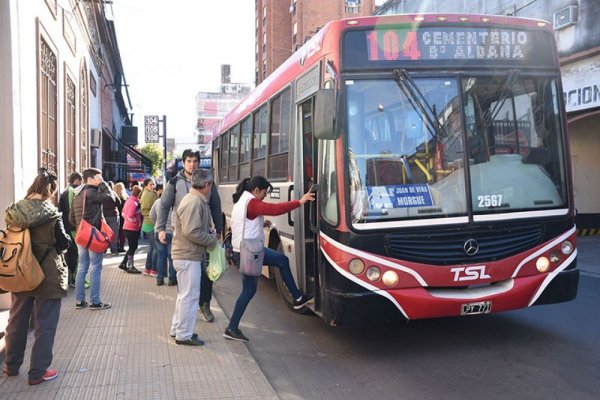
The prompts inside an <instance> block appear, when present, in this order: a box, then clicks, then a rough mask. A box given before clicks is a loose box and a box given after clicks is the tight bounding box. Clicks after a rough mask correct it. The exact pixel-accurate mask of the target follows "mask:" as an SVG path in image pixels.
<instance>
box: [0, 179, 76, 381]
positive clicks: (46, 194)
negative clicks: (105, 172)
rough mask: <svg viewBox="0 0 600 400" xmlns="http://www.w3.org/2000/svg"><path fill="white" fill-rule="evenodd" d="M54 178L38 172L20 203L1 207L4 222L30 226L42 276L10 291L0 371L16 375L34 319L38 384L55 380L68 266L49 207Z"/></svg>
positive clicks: (66, 240) (32, 374)
mask: <svg viewBox="0 0 600 400" xmlns="http://www.w3.org/2000/svg"><path fill="white" fill-rule="evenodd" d="M56 179H57V178H56V175H54V174H51V173H48V172H47V171H46V169H44V168H42V169H40V171H39V174H38V175H37V176H36V178H35V179H34V181H33V184H32V185H31V186H30V187H29V189H28V190H27V195H26V196H25V198H24V199H23V200H20V201H18V202H17V203H13V204H11V205H10V206H8V207H7V208H6V211H5V222H6V224H7V225H10V226H20V227H21V228H29V232H30V235H31V236H30V238H31V249H32V252H33V254H34V256H35V257H36V259H37V260H38V262H39V264H40V266H41V267H42V270H43V272H44V280H43V281H42V283H41V284H40V285H39V286H38V287H37V288H36V289H34V290H32V291H30V292H21V293H12V302H11V307H10V313H9V318H8V326H7V327H6V337H5V340H6V357H5V358H4V367H3V372H4V373H5V374H6V375H8V376H16V375H19V368H20V367H21V365H22V364H23V359H24V355H25V354H24V353H25V347H26V346H27V338H28V330H29V323H30V319H31V318H32V316H33V318H34V326H35V344H34V346H33V348H32V350H31V362H30V365H29V384H30V385H38V384H40V383H42V382H45V381H49V380H51V379H54V378H56V377H57V376H58V372H57V371H56V370H53V369H48V367H49V366H50V364H51V363H52V348H53V346H54V337H55V335H56V328H57V326H58V319H59V317H60V306H61V299H62V298H63V297H65V296H66V295H67V281H68V275H69V272H68V268H67V265H66V264H65V262H64V258H63V256H62V252H63V251H65V250H66V249H67V248H68V247H69V245H70V244H71V236H70V235H69V234H68V233H67V232H66V231H65V229H64V225H63V221H62V219H61V213H60V212H59V211H58V208H56V206H55V205H54V204H53V203H52V198H53V196H54V194H55V193H56V189H57V182H56Z"/></svg>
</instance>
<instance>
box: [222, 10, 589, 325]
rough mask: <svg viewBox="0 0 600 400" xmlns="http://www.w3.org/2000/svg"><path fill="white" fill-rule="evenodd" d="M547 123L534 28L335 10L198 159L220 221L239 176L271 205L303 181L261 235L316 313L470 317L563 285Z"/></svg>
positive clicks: (502, 21) (336, 318)
mask: <svg viewBox="0 0 600 400" xmlns="http://www.w3.org/2000/svg"><path fill="white" fill-rule="evenodd" d="M565 121H566V119H565V112H564V104H563V98H562V86H561V79H560V70H559V63H558V56H557V50H556V44H555V41H554V37H553V32H552V29H551V26H550V25H549V24H548V23H547V22H544V21H539V20H532V19H522V18H513V17H504V16H482V15H395V16H382V17H367V18H357V19H348V20H341V21H334V22H330V23H328V24H327V25H325V26H324V27H323V28H322V29H321V30H320V31H319V32H318V33H317V34H316V35H315V36H314V37H313V38H311V39H310V40H309V41H308V42H307V43H306V44H305V45H304V46H303V47H302V48H301V49H299V50H298V51H297V52H296V53H295V54H293V55H292V56H291V57H290V58H289V59H288V60H287V61H286V62H285V63H284V64H283V65H281V66H280V67H279V68H278V69H277V70H276V71H275V72H274V73H273V74H272V75H270V76H269V77H268V78H267V79H266V80H265V81H264V82H263V83H262V84H260V85H259V86H258V87H257V88H256V89H255V90H254V91H253V92H252V93H251V94H250V95H249V96H248V97H247V98H246V99H245V100H243V101H242V102H241V103H239V104H238V105H237V107H236V108H235V109H234V110H232V112H230V113H229V114H228V115H227V116H226V117H225V119H224V120H223V122H222V123H221V125H220V126H219V127H218V132H217V133H218V135H219V136H218V137H216V139H215V140H214V142H213V165H214V168H215V171H216V175H217V176H218V179H217V180H218V183H219V192H220V194H221V199H222V202H223V210H224V218H225V220H226V222H228V219H229V218H230V216H231V209H232V206H233V204H232V200H231V194H232V193H233V192H234V190H235V186H236V184H237V183H238V182H239V181H240V180H241V179H242V178H244V177H247V176H253V175H263V176H265V177H267V178H268V179H269V180H270V181H271V182H272V183H273V184H274V187H275V190H274V191H273V192H272V193H271V194H270V195H269V196H270V198H268V199H267V200H268V201H273V202H277V201H287V200H289V199H297V198H300V196H301V195H302V193H304V192H305V191H306V190H307V189H308V188H309V187H310V185H311V184H312V183H317V184H319V186H320V189H319V192H318V196H317V201H316V202H313V203H312V204H311V205H307V206H305V207H304V208H301V209H299V210H295V211H294V212H292V213H290V214H289V215H284V216H280V217H277V218H273V219H272V222H274V224H273V226H272V227H271V228H270V229H268V231H266V245H267V246H269V247H271V248H273V249H276V250H278V251H280V252H283V253H285V254H286V255H287V256H288V257H289V258H290V261H291V266H292V272H293V274H294V276H295V279H296V280H297V283H298V286H299V287H300V288H302V290H303V291H304V292H306V293H308V294H310V295H314V296H315V302H314V304H313V305H311V306H310V307H311V309H312V311H314V312H315V313H316V314H317V315H319V316H320V317H322V318H323V319H324V320H325V321H327V322H328V323H331V324H342V323H347V322H349V321H352V320H353V319H359V320H365V319H368V318H376V319H392V318H394V317H401V318H405V319H419V318H431V317H443V316H458V315H472V314H483V313H490V312H498V311H506V310H515V309H520V308H523V307H528V306H533V305H538V304H547V303H556V302H563V301H569V300H572V299H573V298H575V296H576V294H577V287H578V282H579V271H578V269H577V268H576V258H577V249H576V231H575V224H574V216H575V208H574V202H573V194H572V180H571V170H570V165H569V150H568V140H567V131H566V123H565ZM268 273H269V271H267V269H266V268H265V274H267V275H268ZM275 277H276V279H277V282H278V287H279V288H280V293H281V294H282V296H283V297H284V298H285V299H286V300H287V301H288V302H290V301H291V299H290V298H289V297H288V296H289V295H288V294H287V292H286V290H285V289H284V287H283V285H282V282H281V280H280V279H279V277H277V274H275Z"/></svg>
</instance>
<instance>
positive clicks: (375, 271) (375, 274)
mask: <svg viewBox="0 0 600 400" xmlns="http://www.w3.org/2000/svg"><path fill="white" fill-rule="evenodd" d="M379 278H381V271H380V270H379V268H377V267H369V269H367V279H368V280H370V281H371V282H377V281H378V280H379Z"/></svg>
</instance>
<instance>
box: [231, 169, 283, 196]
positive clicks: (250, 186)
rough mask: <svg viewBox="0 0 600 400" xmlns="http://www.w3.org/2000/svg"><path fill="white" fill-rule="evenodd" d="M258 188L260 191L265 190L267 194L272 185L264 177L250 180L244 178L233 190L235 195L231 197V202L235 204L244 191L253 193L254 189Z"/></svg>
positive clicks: (258, 176) (255, 177)
mask: <svg viewBox="0 0 600 400" xmlns="http://www.w3.org/2000/svg"><path fill="white" fill-rule="evenodd" d="M256 188H259V189H260V190H264V189H267V193H268V192H270V191H271V190H273V185H271V184H270V183H269V181H268V180H267V178H265V177H264V176H260V175H257V176H254V177H252V178H244V179H243V180H242V181H241V182H240V183H238V185H237V187H236V188H235V193H234V194H233V195H232V197H233V202H234V203H237V202H238V200H239V199H240V197H242V194H243V193H244V191H246V190H247V191H249V192H251V191H253V190H254V189H256Z"/></svg>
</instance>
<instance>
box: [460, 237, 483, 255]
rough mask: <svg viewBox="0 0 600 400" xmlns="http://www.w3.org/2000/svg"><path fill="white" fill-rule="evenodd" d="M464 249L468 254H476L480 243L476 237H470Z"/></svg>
mask: <svg viewBox="0 0 600 400" xmlns="http://www.w3.org/2000/svg"><path fill="white" fill-rule="evenodd" d="M463 250H464V251H465V254H466V255H468V256H474V255H475V254H477V252H478V251H479V243H477V240H475V239H469V240H467V241H466V242H465V244H464V246H463Z"/></svg>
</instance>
